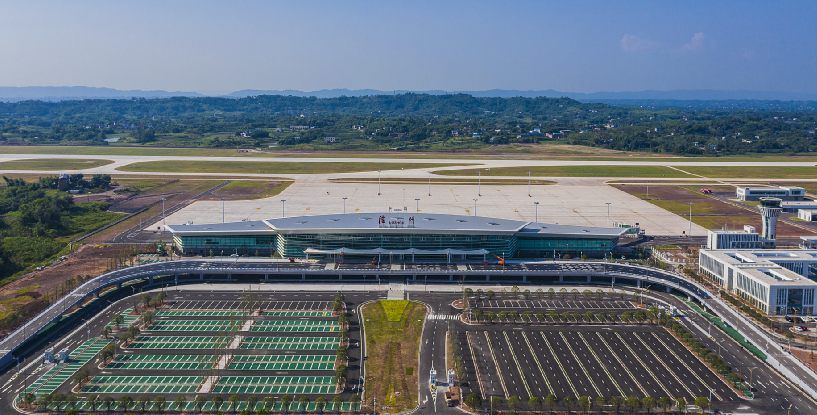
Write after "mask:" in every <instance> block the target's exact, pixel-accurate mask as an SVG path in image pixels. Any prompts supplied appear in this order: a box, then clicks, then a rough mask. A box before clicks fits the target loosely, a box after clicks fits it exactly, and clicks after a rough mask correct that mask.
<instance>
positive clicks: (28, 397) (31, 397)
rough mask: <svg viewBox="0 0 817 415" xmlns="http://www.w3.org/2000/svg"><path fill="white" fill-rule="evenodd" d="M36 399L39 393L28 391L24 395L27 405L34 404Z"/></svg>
mask: <svg viewBox="0 0 817 415" xmlns="http://www.w3.org/2000/svg"><path fill="white" fill-rule="evenodd" d="M91 396H96V395H91ZM90 398H91V397H90V396H89V397H88V399H90ZM36 400H37V395H35V394H33V393H31V392H29V393H26V394H25V395H24V396H23V403H25V404H26V407H31V404H33V403H34V402H35V401H36Z"/></svg>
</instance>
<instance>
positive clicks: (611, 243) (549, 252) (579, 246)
mask: <svg viewBox="0 0 817 415" xmlns="http://www.w3.org/2000/svg"><path fill="white" fill-rule="evenodd" d="M616 245H618V238H612V239H589V238H588V239H579V238H567V237H565V238H562V237H548V238H519V256H520V257H523V258H550V257H553V255H554V252H555V254H556V255H557V256H562V255H564V254H570V255H579V254H584V255H587V256H589V257H594V256H599V257H600V256H604V254H606V253H609V252H611V251H612V250H613V249H615V247H616Z"/></svg>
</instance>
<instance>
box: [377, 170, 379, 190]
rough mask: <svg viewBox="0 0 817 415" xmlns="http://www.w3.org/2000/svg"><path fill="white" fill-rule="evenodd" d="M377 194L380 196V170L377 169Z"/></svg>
mask: <svg viewBox="0 0 817 415" xmlns="http://www.w3.org/2000/svg"><path fill="white" fill-rule="evenodd" d="M377 195H378V196H380V170H378V171H377Z"/></svg>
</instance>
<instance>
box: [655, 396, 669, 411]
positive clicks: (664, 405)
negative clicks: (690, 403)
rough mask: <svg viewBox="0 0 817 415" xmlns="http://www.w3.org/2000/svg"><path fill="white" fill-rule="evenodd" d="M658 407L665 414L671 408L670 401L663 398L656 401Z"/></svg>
mask: <svg viewBox="0 0 817 415" xmlns="http://www.w3.org/2000/svg"><path fill="white" fill-rule="evenodd" d="M658 407H659V408H661V409H663V410H664V413H666V412H667V411H668V410H669V409H670V408H672V399H670V398H668V397H666V396H664V397H663V398H661V399H659V400H658Z"/></svg>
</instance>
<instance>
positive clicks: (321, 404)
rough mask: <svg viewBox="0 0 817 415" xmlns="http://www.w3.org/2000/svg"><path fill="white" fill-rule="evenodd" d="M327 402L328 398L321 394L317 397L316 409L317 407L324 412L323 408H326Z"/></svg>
mask: <svg viewBox="0 0 817 415" xmlns="http://www.w3.org/2000/svg"><path fill="white" fill-rule="evenodd" d="M326 403H327V402H326V398H324V397H323V396H319V397H318V399H315V409H317V410H318V412H323V409H324V408H326Z"/></svg>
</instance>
